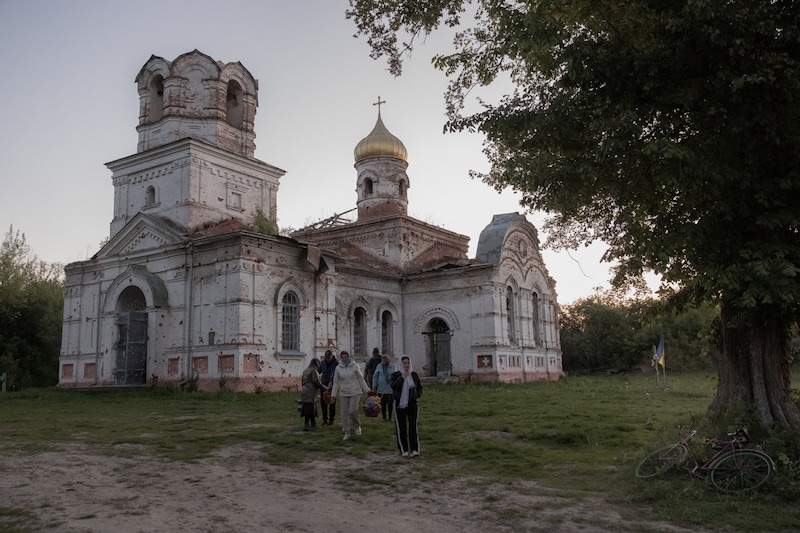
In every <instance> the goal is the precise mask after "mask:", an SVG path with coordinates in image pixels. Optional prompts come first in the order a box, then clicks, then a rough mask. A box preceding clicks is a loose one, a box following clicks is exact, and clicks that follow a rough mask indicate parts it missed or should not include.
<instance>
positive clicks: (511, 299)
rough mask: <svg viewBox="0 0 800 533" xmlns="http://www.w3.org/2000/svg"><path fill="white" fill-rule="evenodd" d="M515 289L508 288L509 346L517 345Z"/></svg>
mask: <svg viewBox="0 0 800 533" xmlns="http://www.w3.org/2000/svg"><path fill="white" fill-rule="evenodd" d="M514 315H515V313H514V289H512V288H511V287H508V288H506V318H507V320H508V342H509V344H516V343H517V335H516V331H515V330H514Z"/></svg>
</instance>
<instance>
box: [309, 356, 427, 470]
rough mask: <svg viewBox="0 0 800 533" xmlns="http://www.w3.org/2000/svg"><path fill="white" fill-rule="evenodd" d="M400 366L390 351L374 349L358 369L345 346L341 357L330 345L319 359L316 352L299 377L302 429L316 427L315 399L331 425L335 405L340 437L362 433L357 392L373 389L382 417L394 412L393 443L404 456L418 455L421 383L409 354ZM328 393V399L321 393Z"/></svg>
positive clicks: (325, 423) (334, 414)
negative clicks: (338, 418)
mask: <svg viewBox="0 0 800 533" xmlns="http://www.w3.org/2000/svg"><path fill="white" fill-rule="evenodd" d="M400 363H401V369H399V370H398V369H397V368H396V367H395V365H394V364H393V363H392V362H391V360H390V358H389V356H388V355H386V354H384V355H381V354H380V351H379V350H378V349H377V348H375V349H374V350H372V357H370V359H369V361H367V364H366V366H365V368H364V372H362V371H361V367H360V366H359V365H358V364H357V363H356V362H354V361H353V360H352V359H351V358H350V354H349V353H348V352H346V351H342V352H340V353H339V359H338V360H337V359H336V356H335V355H334V354H333V352H332V351H331V350H327V351H326V352H325V357H324V359H323V360H322V361H320V360H319V359H317V358H316V357H315V358H314V359H312V360H311V363H309V365H308V367H307V368H306V369H305V370H304V371H303V375H302V378H301V382H302V389H301V397H300V401H301V409H300V415H301V416H303V418H304V420H305V425H304V426H303V430H304V431H310V430H312V429H314V428H316V427H317V424H316V418H317V402H318V398H320V393H322V399H321V401H319V404H320V406H321V408H322V425H324V426H332V425H333V423H334V419H335V418H336V405H337V403H338V404H339V412H340V415H341V420H342V433H343V436H342V438H343V440H348V439H349V438H350V433H351V429H352V432H353V433H354V434H355V435H361V421H360V418H359V412H358V411H359V408H360V404H361V395H362V394H363V393H366V392H369V391H373V392H374V393H375V394H377V395H378V396H379V397H380V400H381V402H380V403H381V415H382V416H383V420H384V421H386V422H390V421H391V420H392V415H393V414H394V421H395V435H396V437H397V447H398V449H399V451H400V455H402V456H403V457H408V456H409V455H410V456H411V457H416V456H418V455H419V452H420V446H419V434H418V431H417V429H418V419H419V404H418V402H417V400H418V399H419V397H420V396H421V395H422V383H421V382H420V379H419V375H417V373H416V372H414V371H413V370H412V368H411V359H410V358H409V357H408V356H407V355H403V356H402V357H401V358H400ZM327 394H329V395H330V399H331V400H329V401H330V403H329V401H326V399H325V396H326V395H327Z"/></svg>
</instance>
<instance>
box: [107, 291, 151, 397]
mask: <svg viewBox="0 0 800 533" xmlns="http://www.w3.org/2000/svg"><path fill="white" fill-rule="evenodd" d="M146 307H147V302H146V300H145V297H144V293H143V292H142V290H141V289H140V288H139V287H133V286H131V287H128V288H126V289H125V290H124V291H122V294H120V295H119V299H117V320H116V322H115V323H116V326H117V343H116V345H115V346H116V351H117V358H116V365H115V367H114V382H115V383H116V384H117V385H144V384H145V382H146V380H147V311H145V309H146Z"/></svg>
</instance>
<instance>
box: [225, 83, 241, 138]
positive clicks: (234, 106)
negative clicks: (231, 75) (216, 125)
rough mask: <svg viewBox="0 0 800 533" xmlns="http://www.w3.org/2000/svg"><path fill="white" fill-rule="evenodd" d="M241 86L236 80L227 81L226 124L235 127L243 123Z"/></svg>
mask: <svg viewBox="0 0 800 533" xmlns="http://www.w3.org/2000/svg"><path fill="white" fill-rule="evenodd" d="M242 96H243V91H242V86H241V85H239V82H237V81H236V80H231V81H229V82H228V95H227V105H226V113H227V115H226V120H227V122H228V124H230V125H231V126H233V127H234V128H237V129H242V126H243V125H244V105H243V103H244V102H243V100H242Z"/></svg>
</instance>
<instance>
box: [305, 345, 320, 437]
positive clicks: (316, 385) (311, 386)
mask: <svg viewBox="0 0 800 533" xmlns="http://www.w3.org/2000/svg"><path fill="white" fill-rule="evenodd" d="M300 383H301V384H302V389H300V402H301V404H302V405H301V406H300V416H302V417H303V418H304V419H305V425H304V426H303V431H309V430H310V429H316V428H317V401H318V399H319V391H324V390H325V385H323V384H322V382H321V381H320V379H319V359H317V358H316V357H315V358H313V359H312V360H311V362H310V363H309V364H308V366H307V367H306V369H305V370H303V377H302V378H301V379H300Z"/></svg>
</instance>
